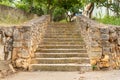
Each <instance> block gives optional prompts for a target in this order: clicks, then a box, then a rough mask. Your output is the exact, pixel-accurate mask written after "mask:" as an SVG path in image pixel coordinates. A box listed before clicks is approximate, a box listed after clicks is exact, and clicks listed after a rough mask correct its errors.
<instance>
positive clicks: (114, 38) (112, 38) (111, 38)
mask: <svg viewBox="0 0 120 80" xmlns="http://www.w3.org/2000/svg"><path fill="white" fill-rule="evenodd" d="M109 37H110V42H114V41H115V40H117V38H118V35H117V33H116V32H114V33H111V34H110V36H109Z"/></svg>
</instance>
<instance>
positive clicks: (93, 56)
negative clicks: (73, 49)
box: [89, 51, 102, 59]
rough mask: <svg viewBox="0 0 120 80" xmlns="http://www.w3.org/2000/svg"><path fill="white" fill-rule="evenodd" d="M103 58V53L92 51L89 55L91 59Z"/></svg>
mask: <svg viewBox="0 0 120 80" xmlns="http://www.w3.org/2000/svg"><path fill="white" fill-rule="evenodd" d="M101 56H102V52H101V51H92V52H91V53H89V57H90V58H91V59H100V58H101Z"/></svg>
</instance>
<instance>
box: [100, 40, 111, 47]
mask: <svg viewBox="0 0 120 80" xmlns="http://www.w3.org/2000/svg"><path fill="white" fill-rule="evenodd" d="M102 46H103V47H110V42H109V41H102Z"/></svg>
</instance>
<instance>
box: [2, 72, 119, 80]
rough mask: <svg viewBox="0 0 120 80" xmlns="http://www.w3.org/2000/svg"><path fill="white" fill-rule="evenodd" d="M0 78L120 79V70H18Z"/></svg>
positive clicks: (10, 79) (35, 79)
mask: <svg viewBox="0 0 120 80" xmlns="http://www.w3.org/2000/svg"><path fill="white" fill-rule="evenodd" d="M0 80H1V79H0ZM2 80H120V70H113V71H93V72H86V73H83V74H80V73H79V72H19V73H17V74H14V75H11V76H8V77H6V79H2Z"/></svg>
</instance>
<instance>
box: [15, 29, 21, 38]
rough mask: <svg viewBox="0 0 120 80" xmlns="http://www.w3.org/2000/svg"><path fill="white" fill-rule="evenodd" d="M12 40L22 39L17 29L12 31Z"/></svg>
mask: <svg viewBox="0 0 120 80" xmlns="http://www.w3.org/2000/svg"><path fill="white" fill-rule="evenodd" d="M13 39H14V40H21V39H22V36H21V33H20V32H19V29H15V30H14V33H13Z"/></svg>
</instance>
